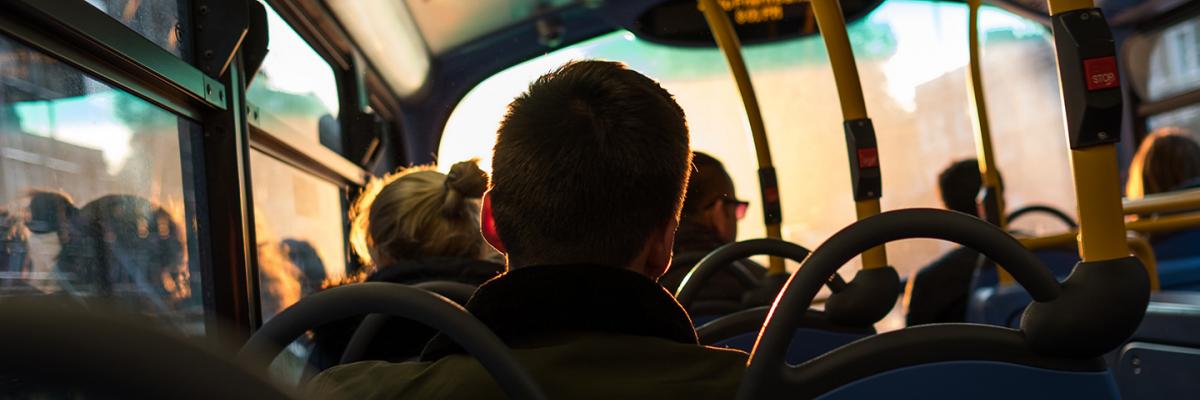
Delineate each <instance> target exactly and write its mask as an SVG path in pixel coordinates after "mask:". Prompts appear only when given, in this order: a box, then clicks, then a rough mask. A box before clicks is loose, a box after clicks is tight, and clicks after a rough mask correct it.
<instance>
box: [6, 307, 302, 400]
mask: <svg viewBox="0 0 1200 400" xmlns="http://www.w3.org/2000/svg"><path fill="white" fill-rule="evenodd" d="M0 321H3V323H0V355H2V356H0V360H2V361H0V376H4V377H6V378H17V379H18V380H21V381H26V382H31V383H34V384H35V385H36V386H43V387H45V388H49V389H52V390H55V391H57V390H80V391H83V392H84V394H86V395H88V397H91V396H92V395H101V396H97V397H102V398H140V399H161V398H171V399H196V400H199V399H235V398H247V399H272V400H285V399H292V398H296V397H294V395H293V394H290V393H288V392H287V390H286V389H283V388H279V387H276V386H274V385H272V384H271V383H270V382H269V381H268V380H267V378H266V377H265V374H263V373H262V372H263V371H247V370H245V369H243V368H242V367H241V366H240V365H238V364H237V363H235V362H234V361H233V360H231V359H227V358H226V357H223V356H221V355H219V353H217V352H215V351H213V350H211V349H207V348H204V347H203V346H199V345H197V344H195V343H192V342H190V341H188V340H186V339H184V338H183V337H181V336H178V335H175V334H173V333H170V332H166V331H163V330H160V329H159V327H158V326H156V325H155V324H154V323H152V322H151V321H150V320H148V319H137V318H134V317H129V316H123V315H121V314H118V313H116V312H109V311H106V310H104V309H103V308H99V307H94V306H93V307H88V308H84V307H82V306H80V305H78V304H74V303H61V302H55V301H54V300H52V299H48V298H47V299H37V298H7V299H3V300H0ZM5 383H7V382H5ZM5 395H15V396H16V398H22V396H21V395H22V394H21V393H7V392H6V393H4V395H0V397H4V398H8V397H7V396H5Z"/></svg>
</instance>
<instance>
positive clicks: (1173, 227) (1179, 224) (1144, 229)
mask: <svg viewBox="0 0 1200 400" xmlns="http://www.w3.org/2000/svg"><path fill="white" fill-rule="evenodd" d="M1197 227H1200V211H1197V212H1190V213H1186V214H1175V215H1166V216H1160V217H1152V218H1142V219H1138V220H1133V221H1129V222H1126V223H1125V226H1124V229H1125V230H1128V231H1130V232H1138V233H1162V232H1177V231H1181V230H1184V229H1188V228H1197ZM1078 235H1079V232H1078V231H1077V230H1071V231H1068V232H1063V233H1056V234H1053V235H1046V236H1038V237H1029V238H1021V239H1019V240H1020V241H1021V244H1022V245H1025V247H1026V248H1028V249H1030V250H1041V249H1045V248H1050V247H1060V246H1065V245H1069V244H1071V242H1073V241H1075V240H1076V237H1077V236H1078Z"/></svg>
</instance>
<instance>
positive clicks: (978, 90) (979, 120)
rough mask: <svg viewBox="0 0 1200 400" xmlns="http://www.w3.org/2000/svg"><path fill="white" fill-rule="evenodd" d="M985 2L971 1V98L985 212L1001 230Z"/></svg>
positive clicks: (1004, 221)
mask: <svg viewBox="0 0 1200 400" xmlns="http://www.w3.org/2000/svg"><path fill="white" fill-rule="evenodd" d="M982 5H983V0H968V1H967V10H968V11H967V27H968V28H967V40H968V42H967V43H968V46H967V48H968V52H967V53H968V62H967V66H968V68H967V95H968V98H969V99H970V101H971V113H970V114H971V120H972V122H974V125H973V127H974V128H975V129H974V130H975V153H976V158H977V159H978V162H979V175H980V177H981V178H982V179H981V181H982V184H983V193H986V194H988V195H989V196H988V197H986V198H984V199H983V200H984V201H986V202H990V204H984V207H985V209H987V210H988V211H989V213H992V214H994V215H987V216H986V217H988V218H989V219H993V221H991V222H992V223H995V224H996V226H999V227H1000V229H1005V228H1006V227H1008V214H1006V213H1005V211H1006V210H1005V208H1006V207H1005V206H1004V186H1003V184H1001V183H1000V169H999V167H998V166H997V165H996V157H995V155H994V152H993V146H992V129H991V123H990V122H989V118H988V112H987V101H986V99H985V96H984V91H983V68H982V66H981V65H980V60H979V45H980V43H979V42H980V39H979V7H981V6H982ZM997 277H998V279H999V281H1000V284H1001V285H1010V284H1012V283H1014V282H1015V280H1014V279H1013V277H1012V275H1011V274H1009V273H1008V271H1006V270H1004V269H1003V268H1001V269H999V270H998V273H997Z"/></svg>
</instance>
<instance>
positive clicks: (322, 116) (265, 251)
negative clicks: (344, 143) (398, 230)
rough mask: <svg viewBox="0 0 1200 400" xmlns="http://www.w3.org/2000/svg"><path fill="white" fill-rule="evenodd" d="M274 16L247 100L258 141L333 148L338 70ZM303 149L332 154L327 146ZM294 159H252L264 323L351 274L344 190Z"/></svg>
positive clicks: (256, 153) (260, 155) (259, 155)
mask: <svg viewBox="0 0 1200 400" xmlns="http://www.w3.org/2000/svg"><path fill="white" fill-rule="evenodd" d="M267 10H268V11H267V14H268V21H267V22H268V24H269V30H270V35H271V43H270V45H269V47H270V52H269V53H268V55H267V58H266V60H265V61H264V62H263V67H262V69H261V70H260V71H259V73H258V75H257V76H256V77H255V79H254V81H253V82H252V83H251V85H250V88H249V89H248V91H247V94H246V97H247V101H248V102H249V103H250V104H251V105H252V107H254V108H256V109H257V110H258V111H257V112H256V115H255V117H254V118H252V122H251V123H252V125H253V128H252V131H253V132H252V135H256V136H271V137H273V138H274V140H275V141H285V142H286V141H293V140H298V141H306V142H320V143H322V144H325V145H326V147H334V146H333V145H332V144H333V143H340V140H341V139H340V135H339V133H338V132H339V125H338V121H337V113H338V98H337V83H336V81H335V80H334V72H333V71H334V70H333V68H332V67H331V66H330V65H329V63H328V62H326V61H325V60H324V59H323V58H321V57H320V56H319V55H318V54H317V53H316V52H315V51H314V50H313V49H312V47H310V46H309V44H308V43H307V42H305V41H304V39H303V38H301V37H300V35H299V34H297V33H296V32H295V31H294V30H292V28H291V27H289V26H288V25H287V22H285V21H284V20H283V18H281V17H280V16H279V15H278V14H276V13H275V11H274V10H272V9H271V8H270V7H269V6H268V8H267ZM252 142H253V140H252ZM314 147H315V149H314ZM300 148H302V149H305V148H306V149H308V150H315V151H317V152H325V153H330V154H332V152H329V151H328V150H326V149H324V148H322V147H320V146H306V147H300ZM334 157H336V155H335V156H334ZM295 161H296V160H294V159H291V158H288V157H280V156H279V154H278V153H271V152H263V151H261V150H259V149H255V150H252V152H251V156H250V170H251V177H250V178H251V179H250V181H251V185H252V189H253V196H254V217H255V236H256V237H257V241H258V243H257V252H258V272H259V274H258V275H259V304H260V307H261V310H262V319H263V320H267V319H270V318H271V317H272V316H274V315H275V314H276V313H278V312H279V311H281V310H283V309H284V308H287V307H288V306H291V305H292V304H293V303H295V302H296V301H297V300H299V299H300V297H302V296H303V295H307V294H309V293H313V292H316V291H318V290H320V288H321V286H322V284H324V283H325V282H326V281H336V280H338V279H340V278H341V277H342V276H344V275H345V273H346V265H347V261H346V260H347V257H346V241H345V232H344V229H343V223H344V218H343V216H344V214H345V213H344V212H343V210H344V208H343V203H344V202H345V197H346V196H345V190H344V189H343V187H342V186H339V185H338V184H335V183H333V182H331V181H329V180H326V179H325V178H322V177H318V176H316V175H313V174H312V173H311V172H309V171H308V170H306V169H303V168H300V167H301V165H297V164H296V162H295Z"/></svg>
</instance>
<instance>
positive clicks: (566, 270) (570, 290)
mask: <svg viewBox="0 0 1200 400" xmlns="http://www.w3.org/2000/svg"><path fill="white" fill-rule="evenodd" d="M466 308H467V310H468V311H470V312H471V313H472V314H473V315H475V316H476V317H477V318H479V320H480V321H482V322H483V323H484V324H485V325H487V326H488V327H489V328H491V329H492V331H493V332H494V333H496V335H497V336H498V337H499V338H500V339H501V340H503V341H504V342H505V343H506V344H507V345H508V346H510V347H511V348H513V354H514V356H515V357H516V359H517V361H518V362H519V363H520V364H521V365H522V366H524V367H525V368H526V370H527V371H529V372H530V374H531V375H532V376H533V379H534V381H536V382H537V383H538V384H539V385H541V387H542V389H543V390H544V391H545V392H546V394H547V395H548V396H549V397H550V398H551V399H655V400H662V399H731V398H733V397H734V394H735V393H736V391H737V387H738V384H739V383H740V382H741V379H742V374H743V372H744V371H745V367H746V359H747V355H746V353H743V352H740V351H736V350H725V349H716V348H710V347H704V346H701V345H699V344H698V341H697V339H696V332H695V330H694V329H693V328H692V324H691V320H690V319H689V318H688V316H687V313H686V312H685V311H684V310H683V308H682V307H680V306H679V303H678V302H676V301H675V299H674V298H673V297H671V295H670V294H669V293H668V292H667V291H666V290H665V289H663V288H662V286H659V285H658V284H657V283H655V282H654V281H652V280H650V279H647V278H645V277H643V276H641V275H639V274H636V273H634V272H631V271H628V270H624V269H618V268H612V267H605V266H592V265H563V266H539V267H525V268H521V269H518V270H515V271H512V272H509V273H507V274H505V275H503V276H501V277H499V278H496V279H493V280H492V281H489V282H488V283H485V284H484V285H483V286H481V287H480V288H479V290H478V291H476V292H475V295H474V296H473V297H472V298H471V300H470V301H469V302H468V303H467V306H466ZM421 358H422V360H421V361H420V362H408V363H386V362H375V361H367V362H360V363H354V364H349V365H343V366H338V367H334V368H331V369H329V370H326V371H325V372H324V373H322V374H320V375H318V376H317V377H316V378H314V379H313V380H312V381H311V382H310V383H309V385H308V388H309V390H311V391H312V392H314V394H324V395H327V396H331V397H333V398H345V399H400V398H403V399H504V398H508V397H507V396H506V395H505V394H504V393H503V392H502V391H501V390H500V387H499V386H498V385H497V384H496V382H495V381H494V380H493V379H492V378H491V376H490V375H489V374H488V373H487V372H486V371H485V370H484V369H483V368H482V367H481V366H480V364H479V363H478V362H476V361H475V360H474V359H473V358H471V357H470V356H468V355H466V354H465V352H464V351H463V350H462V349H461V348H459V347H458V346H457V345H456V344H454V343H453V342H451V341H449V340H448V339H447V338H446V337H444V336H437V337H435V338H434V339H433V340H431V341H430V342H429V344H428V345H427V346H426V348H425V351H424V352H423V354H422V357H421Z"/></svg>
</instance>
